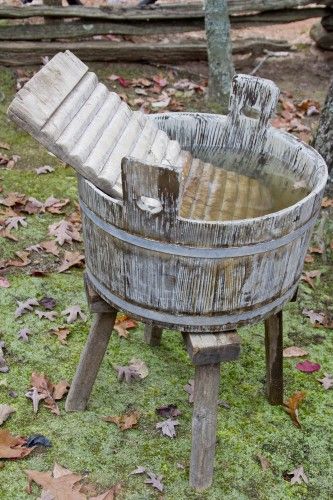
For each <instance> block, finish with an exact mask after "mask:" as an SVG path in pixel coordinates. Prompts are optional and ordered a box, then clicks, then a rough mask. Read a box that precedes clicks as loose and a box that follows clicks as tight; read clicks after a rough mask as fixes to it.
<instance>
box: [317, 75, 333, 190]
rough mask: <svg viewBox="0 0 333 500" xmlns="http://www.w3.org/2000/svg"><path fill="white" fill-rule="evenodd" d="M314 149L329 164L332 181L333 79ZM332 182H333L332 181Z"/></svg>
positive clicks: (321, 116)
mask: <svg viewBox="0 0 333 500" xmlns="http://www.w3.org/2000/svg"><path fill="white" fill-rule="evenodd" d="M314 147H315V148H316V150H317V151H318V152H319V153H320V154H321V156H322V157H323V158H324V160H325V161H326V163H327V167H328V171H329V172H330V177H331V179H332V174H333V78H332V80H331V83H330V86H329V88H328V92H327V96H326V101H325V104H324V107H323V110H322V112H321V115H320V119H319V126H318V132H317V137H316V140H315V144H314ZM331 182H332V180H331Z"/></svg>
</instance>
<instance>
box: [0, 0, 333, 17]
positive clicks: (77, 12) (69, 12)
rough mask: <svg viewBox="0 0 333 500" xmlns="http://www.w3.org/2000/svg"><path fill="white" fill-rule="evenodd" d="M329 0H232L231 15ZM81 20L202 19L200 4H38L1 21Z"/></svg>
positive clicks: (6, 12)
mask: <svg viewBox="0 0 333 500" xmlns="http://www.w3.org/2000/svg"><path fill="white" fill-rule="evenodd" d="M329 2H330V0H322V1H320V0H318V1H311V0H266V1H264V2H263V1H262V0H229V12H230V14H236V13H238V14H240V13H242V14H243V13H245V12H266V11H270V10H282V9H293V8H295V7H297V6H298V7H303V6H307V5H310V4H318V5H329ZM40 16H44V17H62V18H70V17H72V18H73V17H78V18H81V19H83V18H85V19H104V20H109V21H122V22H124V20H138V21H140V20H150V19H151V20H163V19H165V18H166V17H168V18H170V19H185V18H187V19H190V18H194V17H196V18H199V19H200V18H202V16H203V11H202V5H201V4H198V3H197V4H189V5H187V6H186V7H184V5H179V6H178V7H176V6H174V5H170V6H163V7H161V6H159V7H158V8H155V9H133V8H132V9H111V8H96V7H78V6H68V7H49V6H46V5H35V6H31V7H26V6H25V7H10V6H7V5H1V6H0V19H6V18H7V19H24V18H27V17H40Z"/></svg>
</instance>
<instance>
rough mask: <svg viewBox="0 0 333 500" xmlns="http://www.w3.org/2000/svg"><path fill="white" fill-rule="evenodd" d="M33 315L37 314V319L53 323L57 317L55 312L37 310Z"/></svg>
mask: <svg viewBox="0 0 333 500" xmlns="http://www.w3.org/2000/svg"><path fill="white" fill-rule="evenodd" d="M35 314H37V316H38V317H39V319H48V320H49V321H55V319H56V317H57V316H58V313H57V312H56V311H39V310H38V309H37V310H36V311H35Z"/></svg>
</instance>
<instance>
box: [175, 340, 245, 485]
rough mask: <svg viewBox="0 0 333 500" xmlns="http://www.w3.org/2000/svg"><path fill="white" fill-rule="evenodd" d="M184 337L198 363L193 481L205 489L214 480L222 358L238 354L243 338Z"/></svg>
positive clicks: (193, 423)
mask: <svg viewBox="0 0 333 500" xmlns="http://www.w3.org/2000/svg"><path fill="white" fill-rule="evenodd" d="M184 338H185V342H186V347H187V350H188V353H189V356H190V358H191V359H192V362H193V363H194V365H195V379H194V408H193V417H192V451H191V469H190V485H191V486H192V487H193V488H195V489H196V490H204V489H206V488H209V486H210V485H211V484H212V481H213V468H214V457H215V443H216V420H217V407H218V393H219V381H220V362H221V361H232V360H234V359H236V358H237V357H238V355H239V351H240V339H239V337H238V335H237V334H236V333H235V332H226V333H217V334H209V333H208V334H207V333H206V334H202V335H201V334H184Z"/></svg>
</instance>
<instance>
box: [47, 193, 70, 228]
mask: <svg viewBox="0 0 333 500" xmlns="http://www.w3.org/2000/svg"><path fill="white" fill-rule="evenodd" d="M69 203H70V199H69V198H65V199H64V200H58V198H53V196H50V197H49V198H47V200H45V201H44V203H43V206H44V209H45V210H46V211H47V212H50V213H51V214H61V213H62V211H61V210H62V209H63V208H64V207H65V206H66V205H68V204H69ZM61 222H62V221H61Z"/></svg>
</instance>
